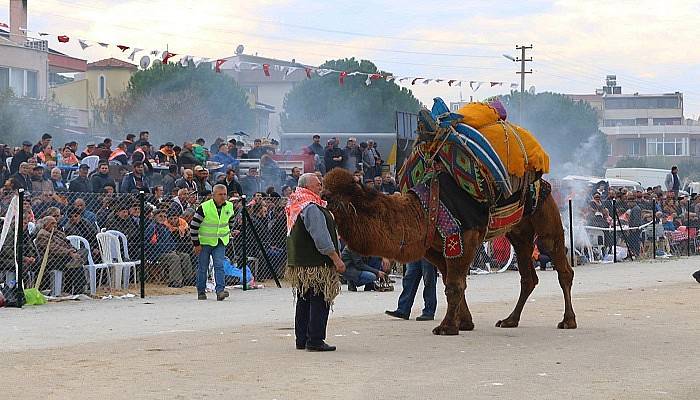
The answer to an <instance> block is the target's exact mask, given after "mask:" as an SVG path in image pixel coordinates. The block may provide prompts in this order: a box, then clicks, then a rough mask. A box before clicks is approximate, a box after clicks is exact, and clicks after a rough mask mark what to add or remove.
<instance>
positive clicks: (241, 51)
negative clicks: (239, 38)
mask: <svg viewBox="0 0 700 400" xmlns="http://www.w3.org/2000/svg"><path fill="white" fill-rule="evenodd" d="M243 49H244V48H243V45H242V44H239V45H238V47H236V55H237V56H239V55H241V54H243Z"/></svg>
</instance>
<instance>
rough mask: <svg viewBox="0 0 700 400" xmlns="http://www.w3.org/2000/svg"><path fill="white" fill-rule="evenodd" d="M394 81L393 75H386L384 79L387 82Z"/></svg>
mask: <svg viewBox="0 0 700 400" xmlns="http://www.w3.org/2000/svg"><path fill="white" fill-rule="evenodd" d="M395 79H396V76H394V75H388V76H387V77H386V81H387V82H393V81H394V80H395Z"/></svg>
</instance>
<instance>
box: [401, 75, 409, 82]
mask: <svg viewBox="0 0 700 400" xmlns="http://www.w3.org/2000/svg"><path fill="white" fill-rule="evenodd" d="M408 79H411V77H410V76H404V77H403V78H401V79H399V82H403V81H406V80H408Z"/></svg>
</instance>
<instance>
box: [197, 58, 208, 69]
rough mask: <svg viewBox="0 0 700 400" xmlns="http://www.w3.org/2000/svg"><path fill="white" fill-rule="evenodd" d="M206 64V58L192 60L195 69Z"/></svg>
mask: <svg viewBox="0 0 700 400" xmlns="http://www.w3.org/2000/svg"><path fill="white" fill-rule="evenodd" d="M207 62H209V59H208V58H206V57H202V58H198V59H196V60H194V67H195V68H197V67H199V64H201V63H207Z"/></svg>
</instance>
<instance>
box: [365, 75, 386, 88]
mask: <svg viewBox="0 0 700 400" xmlns="http://www.w3.org/2000/svg"><path fill="white" fill-rule="evenodd" d="M381 77H382V76H381V75H380V74H368V75H367V80H365V85H367V86H369V85H370V84H371V83H372V81H376V80H377V79H380V78H381Z"/></svg>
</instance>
